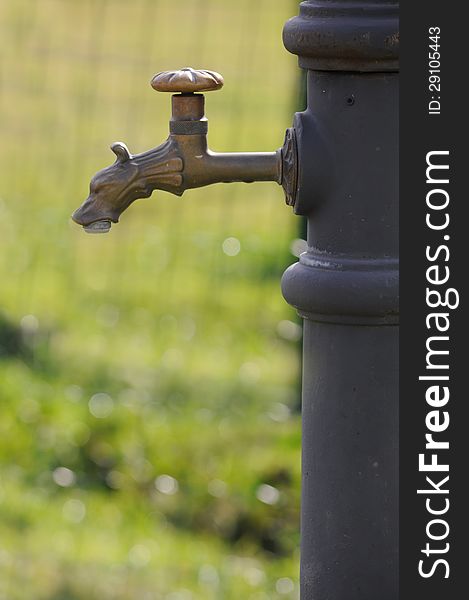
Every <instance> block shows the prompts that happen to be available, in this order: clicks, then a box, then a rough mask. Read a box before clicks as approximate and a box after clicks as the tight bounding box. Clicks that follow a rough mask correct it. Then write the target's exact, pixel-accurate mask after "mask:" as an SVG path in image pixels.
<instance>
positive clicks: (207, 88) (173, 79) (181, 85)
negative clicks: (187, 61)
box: [151, 67, 223, 94]
mask: <svg viewBox="0 0 469 600" xmlns="http://www.w3.org/2000/svg"><path fill="white" fill-rule="evenodd" d="M151 87H152V88H153V89H154V90H156V91H157V92H173V93H178V92H180V93H181V94H193V93H194V92H211V91H214V90H219V89H220V88H221V87H223V77H222V76H221V75H220V73H216V72H215V71H206V70H205V69H201V70H195V69H191V68H190V67H186V68H185V69H179V70H178V71H162V72H161V73H157V74H156V75H155V76H154V77H153V79H152V80H151Z"/></svg>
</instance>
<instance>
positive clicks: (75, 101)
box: [0, 0, 302, 600]
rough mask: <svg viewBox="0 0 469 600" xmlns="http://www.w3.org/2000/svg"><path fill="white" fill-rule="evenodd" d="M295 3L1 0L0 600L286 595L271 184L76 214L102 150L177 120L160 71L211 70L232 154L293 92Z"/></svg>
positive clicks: (270, 136) (277, 232)
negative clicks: (93, 230) (91, 222)
mask: <svg viewBox="0 0 469 600" xmlns="http://www.w3.org/2000/svg"><path fill="white" fill-rule="evenodd" d="M296 12H297V2H295V1H293V0H282V1H279V2H275V3H273V2H271V1H268V0H258V1H257V2H255V3H253V2H250V1H249V0H238V1H237V2H229V1H228V0H218V1H217V0H179V1H178V2H174V1H171V0H134V1H133V2H128V1H124V0H80V1H78V0H41V1H39V0H36V1H35V0H2V1H1V2H0V32H1V37H2V40H3V44H2V50H1V53H0V130H1V133H2V143H1V145H0V164H1V168H0V278H1V279H0V378H1V379H0V436H1V438H0V461H1V479H0V503H1V506H2V510H1V514H0V599H1V598H5V599H8V600H15V599H23V598H24V599H26V598H27V599H28V600H29V599H31V598H34V599H37V600H42V599H48V600H49V599H50V600H52V599H54V600H59V599H63V600H78V599H80V600H81V599H84V598H86V599H87V600H89V599H93V598H99V599H100V600H104V599H108V598H109V599H111V598H112V599H130V598H132V599H136V598H139V599H140V598H141V599H143V600H151V599H160V598H161V599H162V598H165V599H166V598H167V599H168V600H170V599H171V600H192V599H193V600H196V599H199V598H204V599H210V598H214V599H215V598H216V599H224V600H230V599H234V598H236V599H238V598H240V597H243V598H252V599H253V600H264V599H267V598H268V599H272V598H295V597H297V585H296V570H297V566H296V565H297V563H296V560H297V556H296V552H297V550H296V549H297V542H298V540H297V528H298V523H297V520H298V518H297V515H298V497H299V423H298V417H297V415H296V414H295V411H294V410H293V407H294V406H295V404H296V403H297V397H298V378H299V364H298V362H299V361H298V352H297V350H298V343H299V340H300V338H301V328H300V326H299V324H298V322H297V320H296V318H295V316H294V314H293V312H292V311H291V309H289V308H288V307H287V306H286V304H285V302H284V301H283V300H282V298H281V294H280V288H279V278H280V276H281V273H282V271H283V269H284V268H285V267H286V266H287V264H289V262H293V260H294V256H292V254H298V251H299V249H300V248H301V244H302V243H301V241H299V240H295V238H296V237H297V234H296V232H295V229H296V228H297V224H296V221H295V219H294V217H293V216H292V215H291V211H290V210H289V209H287V208H286V207H285V206H284V203H283V196H282V191H281V189H280V188H278V186H277V185H276V184H274V183H267V184H266V183H262V184H258V183H255V184H251V185H249V186H247V185H244V184H232V185H216V186H212V187H210V188H204V189H199V190H192V191H190V192H188V193H186V194H185V195H184V197H183V198H176V197H174V196H171V195H169V194H166V193H164V192H156V193H154V194H153V196H152V197H151V199H148V200H143V201H138V202H136V203H135V204H134V205H133V206H132V207H131V208H130V209H129V211H127V212H126V213H125V214H124V215H123V217H122V219H121V223H120V224H119V225H118V226H116V227H113V229H112V233H111V234H109V235H107V236H97V237H91V236H87V235H86V234H84V233H83V232H82V231H81V230H80V228H79V227H77V226H76V225H73V224H72V223H70V220H69V215H70V214H71V212H72V211H73V209H74V208H76V207H77V206H78V205H79V204H80V203H81V201H82V200H83V199H84V198H85V197H86V194H87V188H88V184H89V179H90V177H91V175H93V173H95V172H96V171H97V170H98V169H100V168H102V167H103V166H105V165H106V164H110V163H111V162H113V155H112V153H111V152H110V150H109V144H110V142H112V141H115V140H116V139H120V140H122V141H125V142H126V143H127V144H128V146H129V148H130V149H131V151H133V152H134V153H136V152H141V151H144V150H147V149H149V148H151V147H153V146H156V145H158V144H159V143H161V142H162V141H163V140H164V139H165V138H166V136H167V134H168V119H169V115H170V97H169V95H165V94H157V93H155V92H154V91H153V90H152V89H151V88H150V86H149V83H148V82H149V80H150V78H151V76H152V75H153V74H154V72H156V71H161V70H165V69H174V68H179V67H183V66H193V67H194V68H208V69H213V70H216V71H219V72H221V73H222V74H223V76H224V78H225V86H224V88H223V90H222V91H220V92H217V93H211V94H207V99H206V112H207V116H208V118H209V123H210V130H209V140H210V145H211V147H212V148H213V149H215V150H219V151H241V150H246V151H256V150H260V151H262V150H266V151H268V150H275V149H276V148H278V147H279V146H281V144H282V142H283V132H284V129H285V128H286V127H288V126H289V125H290V122H291V115H292V112H293V110H294V109H295V108H296V105H297V101H298V85H297V79H298V69H297V67H296V60H295V59H294V57H292V56H290V55H289V54H288V53H287V52H286V50H284V48H283V46H282V42H281V31H282V27H283V24H284V22H285V20H286V19H287V18H289V17H290V16H292V15H293V14H295V13H296Z"/></svg>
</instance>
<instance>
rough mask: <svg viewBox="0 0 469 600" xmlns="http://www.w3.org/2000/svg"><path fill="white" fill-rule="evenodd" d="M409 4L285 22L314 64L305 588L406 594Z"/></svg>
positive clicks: (291, 284)
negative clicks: (403, 105) (402, 449)
mask: <svg viewBox="0 0 469 600" xmlns="http://www.w3.org/2000/svg"><path fill="white" fill-rule="evenodd" d="M398 29H399V27H398V3H397V2H394V1H388V0H382V1H381V2H379V1H369V0H360V1H356V0H340V1H337V0H309V1H307V2H303V3H302V4H301V8H300V15H299V17H296V18H294V19H292V20H290V21H289V22H288V23H287V24H286V26H285V29H284V42H285V46H286V47H287V49H289V50H290V51H291V52H293V53H295V54H297V55H298V56H299V63H300V66H301V67H303V68H306V69H308V107H307V109H306V111H305V112H303V113H298V114H297V115H296V117H295V123H294V127H295V134H296V138H297V144H298V164H299V174H298V186H297V193H296V197H295V198H294V199H293V200H292V203H294V210H295V212H297V213H298V214H304V215H306V216H307V218H308V247H309V249H308V252H307V253H305V254H303V255H302V256H301V257H300V261H299V262H298V263H297V264H295V265H293V266H292V267H290V268H289V269H288V270H287V271H286V273H285V275H284V277H283V282H282V286H283V292H284V295H285V297H286V299H287V300H288V302H290V304H292V305H293V306H294V307H295V308H296V309H297V310H298V312H299V313H300V315H302V316H303V317H304V319H305V327H304V356H303V458H302V460H303V490H302V514H301V516H302V523H301V536H302V542H301V555H302V557H301V598H302V600H397V597H398V436H399V427H398V314H399V311H398V250H399V249H398V60H397V59H398V40H399V33H398Z"/></svg>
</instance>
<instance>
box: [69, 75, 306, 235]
mask: <svg viewBox="0 0 469 600" xmlns="http://www.w3.org/2000/svg"><path fill="white" fill-rule="evenodd" d="M151 86H152V87H153V89H155V90H157V91H159V92H173V93H174V95H173V96H172V98H171V102H172V115H171V120H170V122H169V137H168V139H167V140H166V141H165V142H163V143H162V144H161V145H160V146H157V147H156V148H153V149H152V150H149V151H147V152H143V153H141V154H135V155H133V154H131V153H130V152H129V150H128V148H127V146H126V145H125V144H123V143H122V142H115V143H114V144H112V146H111V150H112V151H113V152H114V154H115V155H116V157H117V158H116V161H115V163H114V164H113V165H111V166H110V167H106V168H105V169H102V170H101V171H99V172H98V173H97V174H96V175H95V176H94V177H93V179H92V180H91V184H90V194H89V196H88V198H87V199H86V200H85V202H84V203H83V204H82V205H81V206H80V208H78V209H77V210H76V211H75V212H74V213H73V215H72V219H73V220H74V221H75V222H76V223H78V224H79V225H82V226H83V227H84V228H85V230H86V231H88V232H90V233H103V232H106V231H109V229H110V228H111V223H117V222H118V221H119V217H120V215H121V213H122V212H123V211H124V210H125V209H126V208H127V207H128V206H130V204H131V203H132V202H133V201H134V200H137V199H138V198H148V197H149V196H151V194H152V192H153V190H156V189H160V190H165V191H167V192H171V193H173V194H176V195H177V196H181V195H182V194H183V193H184V191H185V190H187V189H190V188H197V187H202V186H205V185H210V184H212V183H219V182H225V183H228V182H233V181H242V182H246V183H249V182H252V181H276V182H277V183H279V184H280V185H283V187H284V189H285V193H286V195H287V203H288V204H291V200H290V196H291V193H292V190H293V189H294V188H295V185H296V168H293V169H292V162H293V165H296V160H293V161H292V158H293V159H294V156H295V152H296V148H295V144H294V132H293V130H292V129H289V130H287V136H286V141H285V144H284V147H283V148H281V149H279V150H277V151H276V152H228V153H220V152H212V151H211V150H210V149H209V148H208V144H207V131H208V121H207V119H206V118H205V110H204V109H205V97H204V95H203V94H202V93H201V92H208V91H213V90H218V89H220V88H221V87H222V86H223V77H222V76H221V75H220V74H219V73H216V72H214V71H206V70H199V71H195V70H194V69H191V68H185V69H181V70H179V71H164V72H162V73H158V74H157V75H155V76H154V77H153V79H152V80H151Z"/></svg>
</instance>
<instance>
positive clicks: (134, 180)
mask: <svg viewBox="0 0 469 600" xmlns="http://www.w3.org/2000/svg"><path fill="white" fill-rule="evenodd" d="M111 150H112V151H113V152H114V154H115V155H116V161H115V162H114V164H112V165H111V166H110V167H106V168H104V169H102V170H101V171H98V173H96V175H95V176H94V177H93V179H92V180H91V183H90V193H89V196H88V198H87V199H86V200H85V201H84V202H83V204H82V205H81V206H80V207H79V208H78V209H77V210H76V211H75V212H74V213H73V215H72V219H73V220H74V221H75V223H78V224H79V225H82V226H83V227H84V228H85V230H86V231H88V232H91V233H102V232H106V231H109V229H110V228H111V223H117V222H118V221H119V217H120V215H121V214H122V213H123V212H124V210H126V208H128V207H129V206H130V204H132V202H134V201H135V200H137V199H139V198H148V197H149V196H151V194H152V192H153V190H155V189H161V190H166V191H168V192H172V193H173V194H176V195H178V196H180V195H181V194H182V193H183V191H184V190H183V187H182V185H183V176H182V171H183V160H182V158H181V157H180V155H179V151H178V147H177V144H175V143H174V142H173V141H172V140H171V139H168V140H166V141H165V142H163V144H161V145H160V146H157V147H156V148H153V149H152V150H149V151H148V152H143V153H142V154H136V155H132V154H131V153H130V152H129V150H128V148H127V146H126V145H125V144H123V143H122V142H115V143H114V144H112V146H111Z"/></svg>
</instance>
